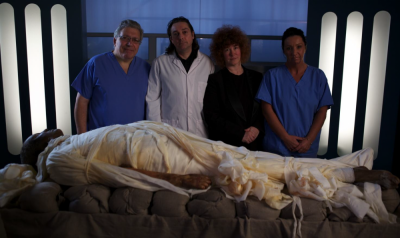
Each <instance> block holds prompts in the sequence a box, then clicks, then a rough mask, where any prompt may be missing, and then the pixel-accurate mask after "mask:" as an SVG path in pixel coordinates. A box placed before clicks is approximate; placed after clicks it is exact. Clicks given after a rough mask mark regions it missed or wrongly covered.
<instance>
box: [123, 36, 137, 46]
mask: <svg viewBox="0 0 400 238" xmlns="http://www.w3.org/2000/svg"><path fill="white" fill-rule="evenodd" d="M118 37H119V39H121V41H124V42H130V41H131V40H132V42H133V44H137V45H139V44H140V43H142V42H141V41H140V40H139V39H137V38H132V37H129V36H118Z"/></svg>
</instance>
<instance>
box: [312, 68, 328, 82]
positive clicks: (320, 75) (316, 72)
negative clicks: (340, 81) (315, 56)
mask: <svg viewBox="0 0 400 238" xmlns="http://www.w3.org/2000/svg"><path fill="white" fill-rule="evenodd" d="M307 71H309V72H308V73H309V74H310V75H311V77H312V78H315V79H317V80H322V81H326V80H327V79H326V76H325V73H324V71H322V70H321V69H319V68H317V67H314V66H311V65H308V67H307Z"/></svg>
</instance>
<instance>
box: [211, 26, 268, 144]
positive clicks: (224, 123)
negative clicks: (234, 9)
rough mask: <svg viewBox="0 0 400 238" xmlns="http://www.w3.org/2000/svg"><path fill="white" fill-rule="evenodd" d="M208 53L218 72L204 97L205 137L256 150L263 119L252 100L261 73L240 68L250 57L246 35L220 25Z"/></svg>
mask: <svg viewBox="0 0 400 238" xmlns="http://www.w3.org/2000/svg"><path fill="white" fill-rule="evenodd" d="M210 51H211V58H213V59H214V60H215V62H216V64H217V65H218V66H219V67H220V68H221V70H220V71H218V72H217V73H214V74H211V75H210V76H209V78H208V84H207V88H206V93H205V95H204V103H203V105H204V107H203V111H204V117H205V121H206V123H207V126H208V131H209V138H210V139H212V140H221V141H223V142H225V143H227V144H230V145H234V146H244V147H246V148H247V149H249V150H260V149H261V143H262V138H263V118H262V113H261V107H260V104H259V103H258V102H257V101H255V100H254V98H255V95H256V93H257V90H258V87H259V85H260V82H261V80H262V74H261V73H259V72H256V71H254V70H250V69H247V68H245V67H244V66H243V65H242V63H244V62H246V61H247V60H248V59H249V57H250V45H249V40H248V38H247V36H246V34H245V33H244V32H243V31H242V30H241V29H240V28H239V27H237V26H231V25H224V26H222V27H220V28H218V29H217V31H216V32H215V33H214V35H213V37H212V43H211V45H210Z"/></svg>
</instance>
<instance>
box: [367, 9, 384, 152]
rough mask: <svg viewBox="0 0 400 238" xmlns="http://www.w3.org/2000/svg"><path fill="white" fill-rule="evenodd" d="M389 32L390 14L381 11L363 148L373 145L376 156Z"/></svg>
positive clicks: (376, 26) (375, 31) (374, 35)
mask: <svg viewBox="0 0 400 238" xmlns="http://www.w3.org/2000/svg"><path fill="white" fill-rule="evenodd" d="M389 32H390V14H389V13H388V12H386V11H380V12H378V13H377V14H376V15H375V17H374V27H373V30H372V46H371V61H370V66H369V78H368V96H367V108H366V111H365V125H364V140H363V148H365V147H371V148H372V149H374V151H375V153H374V157H375V158H376V157H377V155H378V147H379V135H380V129H381V119H382V106H383V93H384V87H385V78H386V62H387V55H388V46H389Z"/></svg>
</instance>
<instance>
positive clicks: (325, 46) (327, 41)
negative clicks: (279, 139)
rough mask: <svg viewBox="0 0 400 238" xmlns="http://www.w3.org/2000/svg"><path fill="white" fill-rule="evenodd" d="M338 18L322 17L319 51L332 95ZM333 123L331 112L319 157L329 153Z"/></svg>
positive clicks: (324, 128) (320, 62)
mask: <svg viewBox="0 0 400 238" xmlns="http://www.w3.org/2000/svg"><path fill="white" fill-rule="evenodd" d="M336 32H337V16H336V14H335V13H333V12H327V13H325V14H324V16H323V17H322V23H321V46H320V50H319V68H320V69H322V70H323V71H324V73H325V75H326V78H327V79H328V84H329V88H330V90H331V93H332V85H333V69H334V65H335V50H336ZM330 122H331V110H328V111H327V113H326V119H325V123H324V125H323V127H322V129H321V137H320V141H319V149H318V155H324V154H326V152H327V151H328V138H329V125H330Z"/></svg>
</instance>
